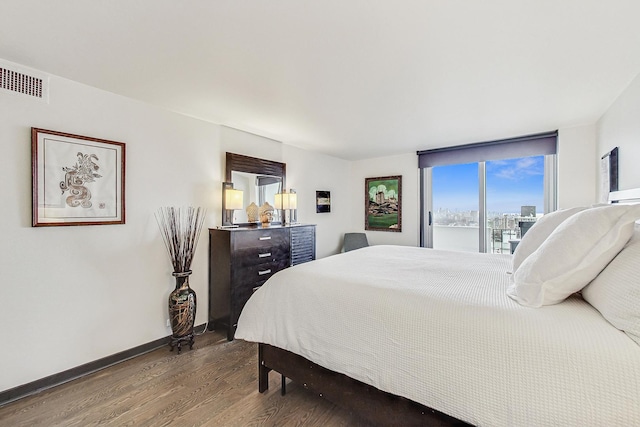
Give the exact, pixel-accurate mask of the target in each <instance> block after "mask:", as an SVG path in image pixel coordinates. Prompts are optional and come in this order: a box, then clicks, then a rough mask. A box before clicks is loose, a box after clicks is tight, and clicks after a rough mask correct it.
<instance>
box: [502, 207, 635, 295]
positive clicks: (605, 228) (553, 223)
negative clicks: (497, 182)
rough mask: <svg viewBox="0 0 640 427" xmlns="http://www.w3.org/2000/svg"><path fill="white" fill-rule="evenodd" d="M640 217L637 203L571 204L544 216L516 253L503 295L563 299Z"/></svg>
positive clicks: (588, 279)
mask: <svg viewBox="0 0 640 427" xmlns="http://www.w3.org/2000/svg"><path fill="white" fill-rule="evenodd" d="M547 217H549V218H547ZM545 218H547V219H546V220H545ZM638 218H640V205H607V206H599V207H594V208H590V209H585V208H574V209H566V210H563V211H556V212H554V213H551V214H548V215H545V216H543V217H542V218H541V219H540V220H539V223H536V224H535V225H534V226H533V227H531V229H530V230H529V231H528V232H527V234H526V235H525V236H524V237H523V239H522V241H521V242H520V244H519V245H518V247H517V248H516V251H515V252H514V255H513V256H514V264H513V274H512V276H511V277H512V284H511V285H510V286H509V288H508V289H507V294H508V295H509V296H510V297H511V298H513V299H514V300H516V301H518V302H519V303H520V304H522V305H525V306H528V307H541V306H543V305H551V304H557V303H559V302H561V301H563V300H564V299H565V298H567V297H568V296H569V295H571V294H573V293H574V292H577V291H579V290H581V289H582V288H583V287H585V286H586V285H587V284H588V283H589V282H591V281H592V280H593V279H594V278H595V277H596V276H597V275H598V274H599V273H600V272H601V271H602V270H603V269H604V268H605V267H606V266H607V264H608V263H609V262H610V261H611V260H612V259H613V258H614V257H615V256H616V255H617V254H618V252H620V250H621V249H622V248H623V247H624V246H625V244H626V243H627V242H628V241H629V239H630V237H631V236H632V234H633V231H634V222H635V221H636V220H637V219H638ZM543 220H544V221H543ZM536 229H537V230H536Z"/></svg>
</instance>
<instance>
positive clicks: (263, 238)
mask: <svg viewBox="0 0 640 427" xmlns="http://www.w3.org/2000/svg"><path fill="white" fill-rule="evenodd" d="M260 240H271V236H262V237H260Z"/></svg>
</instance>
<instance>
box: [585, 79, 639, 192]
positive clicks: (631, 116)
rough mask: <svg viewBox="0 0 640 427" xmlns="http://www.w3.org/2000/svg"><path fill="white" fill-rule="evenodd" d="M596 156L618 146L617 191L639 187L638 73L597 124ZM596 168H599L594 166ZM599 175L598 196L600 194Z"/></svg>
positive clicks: (598, 156)
mask: <svg viewBox="0 0 640 427" xmlns="http://www.w3.org/2000/svg"><path fill="white" fill-rule="evenodd" d="M596 133H597V154H598V155H597V158H596V165H595V168H596V169H597V168H599V167H600V164H599V160H600V157H601V156H602V155H604V154H606V153H608V152H609V151H611V150H612V149H613V148H615V147H619V148H618V173H619V175H618V177H619V181H618V184H619V188H618V189H619V190H628V189H631V188H638V187H640V167H639V166H638V160H639V159H640V75H639V76H636V78H635V79H634V80H633V81H632V82H631V84H630V85H629V87H627V89H626V90H625V91H624V92H622V94H621V95H620V96H619V97H618V99H617V100H616V101H615V102H614V103H613V105H612V106H611V107H610V108H609V109H608V110H607V112H606V113H605V114H604V115H603V116H602V117H601V118H600V120H599V121H598V123H597V130H596ZM597 170H599V169H597ZM600 184H601V183H600V176H599V175H598V184H597V190H598V196H601V194H600Z"/></svg>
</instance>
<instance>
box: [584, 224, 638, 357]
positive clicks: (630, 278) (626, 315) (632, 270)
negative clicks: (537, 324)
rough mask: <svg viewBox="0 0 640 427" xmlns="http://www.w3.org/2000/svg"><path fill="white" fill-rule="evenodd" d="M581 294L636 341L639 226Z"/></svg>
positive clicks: (614, 324)
mask: <svg viewBox="0 0 640 427" xmlns="http://www.w3.org/2000/svg"><path fill="white" fill-rule="evenodd" d="M582 297H583V298H584V299H585V300H586V301H587V302H588V303H589V304H591V305H592V306H594V307H595V308H596V309H597V310H598V311H599V312H600V313H601V314H602V316H603V317H604V318H605V319H607V320H608V321H609V323H611V324H612V325H613V326H615V327H616V328H618V329H620V330H621V331H624V332H625V333H626V334H627V335H628V336H629V337H630V338H631V339H633V340H634V341H635V342H636V343H637V344H638V345H640V226H639V225H636V228H635V231H634V233H633V236H632V237H631V240H629V242H628V243H627V244H626V245H625V247H624V248H622V250H621V251H620V253H619V254H618V255H617V256H616V257H615V258H614V259H613V260H612V261H611V262H610V263H609V265H607V266H606V267H605V269H604V270H602V272H600V274H598V277H596V278H595V279H593V281H592V282H591V283H589V284H588V285H587V286H586V287H585V288H584V289H583V290H582Z"/></svg>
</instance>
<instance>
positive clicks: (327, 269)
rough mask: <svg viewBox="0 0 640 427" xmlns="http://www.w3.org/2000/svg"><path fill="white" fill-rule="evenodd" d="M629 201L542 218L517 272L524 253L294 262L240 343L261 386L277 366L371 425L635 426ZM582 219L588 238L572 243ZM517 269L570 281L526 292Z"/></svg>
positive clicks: (247, 311) (270, 285) (393, 251)
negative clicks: (253, 347) (247, 348)
mask: <svg viewBox="0 0 640 427" xmlns="http://www.w3.org/2000/svg"><path fill="white" fill-rule="evenodd" d="M639 208H640V206H638V205H634V206H631V207H629V209H628V211H626V213H624V214H621V215H618V214H617V213H616V214H615V215H613V213H612V212H613V210H614V209H611V207H610V206H606V207H597V208H588V209H582V211H577V212H572V213H571V214H570V215H569V214H568V213H566V212H565V213H564V215H565V216H566V217H564V216H563V215H560V214H559V215H552V214H550V215H548V217H549V219H548V220H545V221H540V225H537V226H534V227H532V228H531V230H529V232H528V233H527V235H529V234H531V236H532V238H531V239H530V241H528V242H526V244H525V239H523V241H522V242H521V244H524V245H523V249H522V251H521V254H520V258H523V259H522V260H521V263H520V265H518V266H517V267H518V268H517V269H514V259H516V258H517V257H516V254H517V253H518V250H519V249H517V250H516V254H514V256H511V255H501V254H480V253H461V252H449V251H439V250H433V249H425V248H416V247H402V246H387V245H380V246H370V247H367V248H363V249H359V250H356V251H351V252H348V253H343V254H338V255H334V256H330V257H327V258H323V259H319V260H316V261H313V262H310V263H306V264H302V265H298V266H295V267H292V268H289V269H286V270H283V271H281V272H278V273H277V274H276V275H274V276H273V277H272V278H270V279H269V281H268V282H267V283H266V284H265V285H264V286H262V287H261V288H260V289H259V290H257V291H256V292H255V294H254V295H253V296H252V297H251V299H250V300H249V302H248V303H247V305H246V306H245V308H244V310H243V312H242V314H241V317H240V320H239V322H238V328H237V331H236V338H239V339H244V340H246V341H252V342H256V343H258V345H259V390H260V391H264V390H265V389H266V388H267V386H268V373H269V371H271V370H274V371H276V372H279V373H280V374H282V375H283V387H284V384H285V383H284V377H288V378H291V379H292V380H293V381H295V382H298V383H300V384H303V385H304V386H305V387H307V388H309V389H311V390H313V391H315V392H316V393H318V394H319V395H321V396H323V397H325V398H328V399H330V400H332V401H334V402H335V403H338V404H343V405H346V406H347V407H348V408H350V409H352V410H354V411H357V412H358V413H359V414H360V415H362V416H364V417H365V418H368V419H369V420H370V421H372V422H374V423H379V424H381V425H390V424H396V425H411V424H422V425H457V424H465V423H467V424H471V425H481V426H515V425H518V426H526V425H531V426H542V425H608V426H612V425H621V426H629V425H640V401H639V399H638V396H639V395H640V322H639V321H638V319H639V317H638V307H639V306H640V305H639V304H640V295H639V294H640V284H639V282H638V280H639V279H638V277H640V270H639V269H638V267H636V264H640V263H639V262H638V260H639V259H640V228H638V226H635V227H634V221H635V220H636V219H638V218H640V210H639ZM605 209H608V210H606V211H605ZM600 216H604V217H607V216H608V217H607V220H606V221H603V224H602V226H599V222H598V221H600V219H599V218H600ZM634 217H636V218H634ZM543 218H544V217H543ZM554 218H556V221H555V222H557V224H553V222H554ZM594 218H595V219H594ZM572 221H573V222H574V223H577V225H576V224H570V223H571V222H572ZM594 221H596V224H595V225H594ZM585 223H586V224H589V225H590V230H596V231H589V232H588V233H583V234H589V233H591V234H593V236H592V239H595V240H593V241H591V242H589V241H585V239H584V238H582V237H580V238H574V239H568V238H567V236H571V235H573V236H575V233H576V227H578V226H579V227H581V229H583V228H584V225H585ZM623 223H624V224H623ZM536 227H537V228H538V230H537V231H534V230H535V229H536ZM532 231H533V233H532ZM541 236H542V237H544V238H542V237H541ZM536 238H538V240H539V241H538V242H537V246H536ZM570 240H574V241H573V242H572V241H570ZM575 240H577V242H575ZM519 247H520V245H519ZM527 251H530V253H529V254H528V256H523V255H522V254H526V252H527ZM594 252H597V254H594ZM558 254H560V255H558ZM563 254H565V255H563ZM566 254H570V255H566ZM545 256H546V258H545ZM563 256H564V257H565V258H563ZM548 258H551V259H552V260H551V261H550V260H549V259H548ZM559 258H560V259H559ZM607 258H608V259H607ZM540 259H542V261H544V262H546V263H547V265H545V268H536V266H537V267H540V266H541V265H542V264H540ZM532 260H533V261H532ZM585 260H587V261H588V263H586V264H588V265H584V264H585V262H584V261H585ZM536 262H537V264H536ZM572 262H573V264H572ZM554 263H555V264H554ZM531 264H533V265H531ZM551 264H553V265H551ZM574 264H575V265H574ZM567 266H569V267H567ZM561 267H562V268H564V269H565V270H566V269H567V268H569V270H571V271H570V273H571V274H570V275H569V276H567V274H564V273H566V271H564V270H563V271H561V272H560V273H558V272H557V271H555V270H558V269H559V268H561ZM581 268H582V270H581ZM584 270H588V271H586V272H585V271H584ZM527 272H528V273H529V275H533V276H535V277H534V279H535V280H538V281H542V283H543V285H546V284H547V283H550V282H553V280H555V279H557V277H560V278H561V279H562V280H561V285H560V286H559V287H562V286H566V285H565V284H566V283H571V286H569V287H568V288H567V289H565V290H564V292H565V294H566V295H565V296H564V297H563V298H561V300H560V301H556V300H557V299H558V291H557V289H555V288H553V289H546V290H545V291H544V292H542V293H543V294H544V295H543V297H540V295H539V294H536V295H534V296H533V297H531V295H533V294H532V293H531V289H532V288H531V286H529V285H531V283H530V282H527V281H526V280H523V277H524V276H525V275H526V273H527ZM545 274H547V275H549V274H551V275H553V274H556V276H555V277H552V278H551V279H549V278H548V277H544V276H545ZM558 274H559V276H558ZM563 274H564V276H563ZM594 274H595V276H594V277H590V275H594ZM514 276H515V277H516V278H518V281H515V280H514ZM520 276H522V277H520ZM538 276H543V277H538ZM574 278H580V279H581V281H582V282H585V281H586V283H582V284H581V285H580V284H579V283H574V282H576V280H574ZM535 280H534V281H535ZM522 283H524V284H525V285H527V286H522V289H521V290H519V289H518V288H517V286H516V285H519V284H522ZM576 287H579V289H575V288H576ZM542 288H544V286H542ZM621 289H622V290H621ZM518 292H520V294H519V293H518ZM519 298H520V300H519ZM633 298H635V300H634V299H633ZM549 301H551V302H549ZM539 303H540V305H538V304H539Z"/></svg>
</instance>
